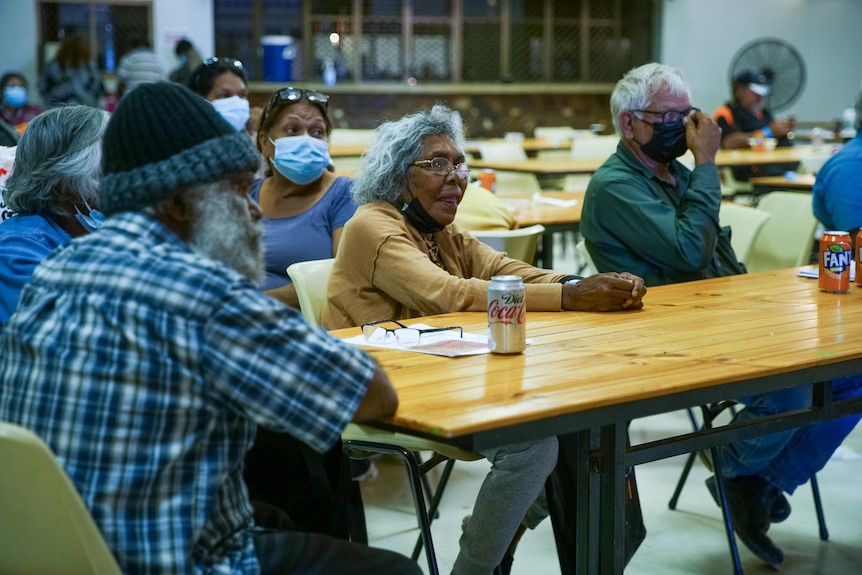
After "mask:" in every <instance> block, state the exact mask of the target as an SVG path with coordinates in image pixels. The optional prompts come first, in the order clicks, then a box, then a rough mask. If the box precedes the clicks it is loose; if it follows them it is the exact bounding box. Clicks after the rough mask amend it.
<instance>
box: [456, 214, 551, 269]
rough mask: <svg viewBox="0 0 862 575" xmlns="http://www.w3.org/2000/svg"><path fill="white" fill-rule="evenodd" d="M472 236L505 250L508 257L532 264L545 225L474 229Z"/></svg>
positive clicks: (499, 250) (498, 249) (501, 250)
mask: <svg viewBox="0 0 862 575" xmlns="http://www.w3.org/2000/svg"><path fill="white" fill-rule="evenodd" d="M470 233H471V234H472V235H473V237H475V238H476V239H477V240H479V241H480V242H482V243H483V244H487V245H489V246H491V247H492V248H494V249H495V250H497V251H498V252H506V255H508V256H509V257H510V258H513V259H516V260H521V261H522V262H527V263H528V264H532V263H533V262H535V261H536V250H537V249H538V247H539V240H540V239H541V237H542V234H544V233H545V226H542V225H539V224H536V225H534V226H529V227H526V228H518V229H515V230H499V231H496V230H495V231H490V230H489V231H478V230H477V231H474V232H470Z"/></svg>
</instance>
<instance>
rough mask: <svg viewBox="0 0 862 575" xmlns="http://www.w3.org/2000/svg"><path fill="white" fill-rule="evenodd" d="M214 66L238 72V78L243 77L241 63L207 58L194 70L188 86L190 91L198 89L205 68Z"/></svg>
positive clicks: (234, 60)
mask: <svg viewBox="0 0 862 575" xmlns="http://www.w3.org/2000/svg"><path fill="white" fill-rule="evenodd" d="M214 66H223V67H224V68H227V69H228V70H231V69H233V70H236V71H237V72H239V74H240V76H243V77H244V76H245V72H244V70H243V67H242V62H240V61H239V60H237V59H236V58H207V59H206V60H204V61H203V63H202V64H201V65H200V66H199V67H198V68H197V69H196V70H195V72H194V75H193V76H192V78H191V81H190V82H189V84H188V85H189V86H191V88H192V90H197V89H198V83H199V82H200V80H201V75H203V73H204V70H206V69H207V68H212V67H214Z"/></svg>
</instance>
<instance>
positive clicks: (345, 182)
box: [250, 87, 356, 307]
mask: <svg viewBox="0 0 862 575" xmlns="http://www.w3.org/2000/svg"><path fill="white" fill-rule="evenodd" d="M328 103H329V96H327V95H326V94H321V93H320V92H315V91H312V90H302V89H299V88H290V87H288V88H283V89H281V90H277V91H276V92H275V93H273V95H272V97H271V98H270V99H269V103H268V104H267V106H266V108H265V109H264V112H263V116H262V118H261V125H260V131H259V132H258V135H257V148H258V150H260V153H261V155H263V157H264V159H265V160H266V162H267V164H268V169H267V176H266V177H265V178H264V179H262V180H259V181H257V182H255V184H254V185H253V186H252V187H251V190H250V195H251V197H252V198H253V199H254V200H255V201H257V202H258V203H259V204H260V207H261V210H262V211H263V215H264V218H263V223H264V233H263V242H264V246H265V248H266V276H267V277H266V284H265V285H264V289H265V290H266V292H267V293H268V294H269V295H271V296H273V297H275V298H277V299H280V300H281V301H283V302H285V303H287V304H288V305H292V306H294V307H299V302H298V301H297V298H296V292H295V291H294V289H293V285H292V284H291V283H290V279H289V278H288V277H287V272H286V271H285V270H286V269H287V266H289V265H290V264H292V263H295V262H299V261H307V260H319V259H326V258H331V257H335V253H336V251H337V250H338V242H339V240H340V239H341V231H342V228H343V227H344V224H345V223H346V222H347V220H348V219H350V217H351V216H352V215H353V212H354V211H356V204H355V203H354V202H353V198H352V197H351V195H350V188H351V187H352V185H353V180H351V179H350V178H347V177H345V176H336V175H335V174H334V173H333V172H332V171H330V170H329V169H328V168H329V166H330V158H329V134H330V132H331V131H332V124H331V123H330V121H329V115H328V113H327V106H328Z"/></svg>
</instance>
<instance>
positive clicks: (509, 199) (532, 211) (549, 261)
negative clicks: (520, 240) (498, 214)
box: [500, 191, 586, 273]
mask: <svg viewBox="0 0 862 575" xmlns="http://www.w3.org/2000/svg"><path fill="white" fill-rule="evenodd" d="M585 194H586V192H583V191H581V192H556V191H553V192H542V196H544V197H549V198H555V199H560V200H577V203H576V204H575V205H574V206H571V207H560V206H552V205H549V204H541V203H537V202H535V201H534V200H533V197H532V196H530V195H526V194H524V195H522V194H518V195H505V196H500V199H501V200H502V201H503V203H504V204H506V206H507V207H508V208H509V209H510V210H511V211H512V212H513V213H514V214H515V220H517V222H518V227H522V228H525V227H527V226H534V225H536V224H541V225H543V226H545V233H544V234H542V252H541V254H539V256H540V257H539V259H540V260H541V262H540V263H541V266H542V267H543V268H546V269H554V233H556V232H567V231H573V232H577V231H578V229H579V228H580V224H581V212H582V211H583V209H584V195H585ZM560 271H567V272H568V273H574V270H560Z"/></svg>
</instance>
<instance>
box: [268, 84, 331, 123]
mask: <svg viewBox="0 0 862 575" xmlns="http://www.w3.org/2000/svg"><path fill="white" fill-rule="evenodd" d="M303 98H305V99H306V100H308V101H309V102H312V103H315V104H320V105H321V106H322V107H323V109H324V110H327V109H328V107H329V96H328V95H326V94H322V93H321V92H317V91H315V90H305V89H303V88H293V87H290V86H288V87H287V88H282V89H281V90H276V91H275V92H273V93H272V96H270V97H269V102H268V103H267V104H266V108H264V110H263V116H262V117H261V122H263V121H265V120H266V118H267V116H269V114H270V112H272V109H273V108H274V107H275V105H276V104H278V103H279V102H298V101H300V100H302V99H303Z"/></svg>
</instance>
